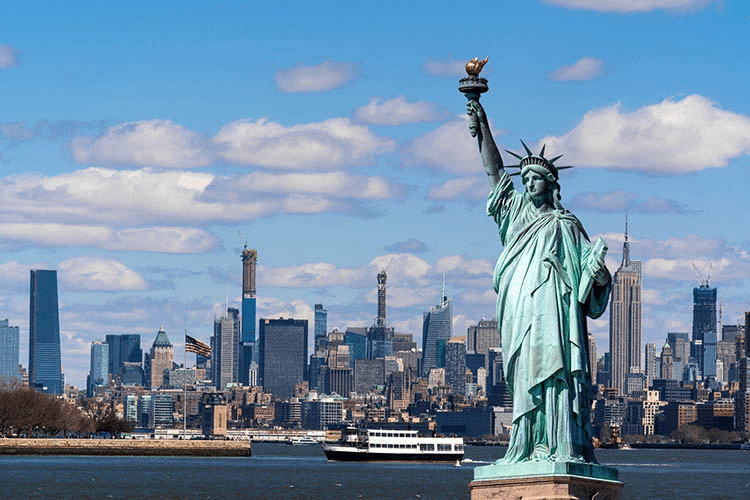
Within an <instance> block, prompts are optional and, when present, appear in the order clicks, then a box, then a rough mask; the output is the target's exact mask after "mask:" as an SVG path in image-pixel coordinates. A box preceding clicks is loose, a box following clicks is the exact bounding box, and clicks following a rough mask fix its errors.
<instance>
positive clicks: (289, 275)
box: [258, 262, 367, 288]
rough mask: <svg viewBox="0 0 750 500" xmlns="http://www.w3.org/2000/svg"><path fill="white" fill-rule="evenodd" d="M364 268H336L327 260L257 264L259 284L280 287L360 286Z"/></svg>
mask: <svg viewBox="0 0 750 500" xmlns="http://www.w3.org/2000/svg"><path fill="white" fill-rule="evenodd" d="M366 275H367V269H366V268H337V267H336V266H335V265H334V264H329V263H327V262H313V263H307V264H303V265H300V266H289V267H275V268H265V267H263V266H258V276H259V280H260V281H259V283H260V285H261V286H267V287H282V288H325V287H332V286H351V287H360V286H362V285H363V284H364V282H365V280H366Z"/></svg>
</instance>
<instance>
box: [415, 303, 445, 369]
mask: <svg viewBox="0 0 750 500" xmlns="http://www.w3.org/2000/svg"><path fill="white" fill-rule="evenodd" d="M441 298H442V301H441V302H440V304H438V305H436V306H435V307H431V308H430V310H429V311H428V312H425V313H424V316H423V318H422V376H423V377H427V376H429V375H430V370H432V369H433V368H442V367H444V366H445V346H446V344H447V343H448V339H450V338H451V336H452V334H453V302H452V300H451V299H449V298H448V297H446V296H445V295H443V296H442V297H441Z"/></svg>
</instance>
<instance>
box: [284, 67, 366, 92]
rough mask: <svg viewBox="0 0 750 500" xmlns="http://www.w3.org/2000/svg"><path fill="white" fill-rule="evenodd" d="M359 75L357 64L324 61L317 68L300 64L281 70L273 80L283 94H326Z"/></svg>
mask: <svg viewBox="0 0 750 500" xmlns="http://www.w3.org/2000/svg"><path fill="white" fill-rule="evenodd" d="M358 74H359V68H358V66H357V65H356V64H352V63H342V62H335V61H324V62H322V63H320V64H318V65H316V66H307V65H304V64H299V65H297V66H294V67H292V68H286V69H282V70H279V71H277V72H276V75H274V78H273V79H274V81H275V82H276V85H277V86H278V87H279V90H281V91H282V92H287V93H302V92H325V91H327V90H333V89H337V88H339V87H343V86H344V85H346V84H347V83H349V82H350V81H352V80H354V79H355V78H356V77H357V76H358Z"/></svg>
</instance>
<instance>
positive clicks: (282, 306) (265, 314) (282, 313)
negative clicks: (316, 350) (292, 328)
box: [258, 297, 315, 333]
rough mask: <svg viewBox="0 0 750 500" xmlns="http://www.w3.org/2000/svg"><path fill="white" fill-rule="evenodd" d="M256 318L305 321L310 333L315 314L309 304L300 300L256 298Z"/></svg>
mask: <svg viewBox="0 0 750 500" xmlns="http://www.w3.org/2000/svg"><path fill="white" fill-rule="evenodd" d="M258 318H267V319H277V318H294V319H306V320H307V321H308V329H309V330H310V333H312V328H313V321H314V318H315V313H314V312H313V308H312V307H311V306H310V304H308V303H307V302H305V301H303V300H301V299H295V300H291V301H285V300H280V299H277V298H274V297H262V298H258Z"/></svg>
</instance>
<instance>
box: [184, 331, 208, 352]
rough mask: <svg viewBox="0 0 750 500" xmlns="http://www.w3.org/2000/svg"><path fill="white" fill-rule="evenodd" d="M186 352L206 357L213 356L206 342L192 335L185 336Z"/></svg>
mask: <svg viewBox="0 0 750 500" xmlns="http://www.w3.org/2000/svg"><path fill="white" fill-rule="evenodd" d="M185 350H186V351H187V352H194V353H195V354H200V355H201V356H205V357H209V356H211V346H210V345H208V344H206V343H205V342H201V341H200V340H197V339H194V338H193V337H191V336H190V335H185Z"/></svg>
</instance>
